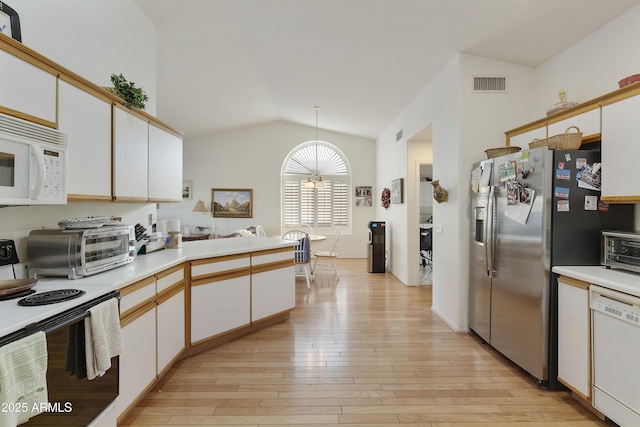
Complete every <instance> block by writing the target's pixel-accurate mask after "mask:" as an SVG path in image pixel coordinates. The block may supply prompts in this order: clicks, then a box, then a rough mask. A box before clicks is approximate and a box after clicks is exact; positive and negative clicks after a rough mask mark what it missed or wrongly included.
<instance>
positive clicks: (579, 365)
mask: <svg viewBox="0 0 640 427" xmlns="http://www.w3.org/2000/svg"><path fill="white" fill-rule="evenodd" d="M590 336H591V320H590V313H589V283H587V282H583V281H581V280H577V279H573V278H571V277H566V276H560V277H559V278H558V381H560V382H561V383H563V384H564V385H566V386H567V387H569V388H570V389H571V391H572V392H573V393H574V394H577V396H578V397H580V398H582V399H584V400H586V401H588V402H591V344H590V343H591V341H590Z"/></svg>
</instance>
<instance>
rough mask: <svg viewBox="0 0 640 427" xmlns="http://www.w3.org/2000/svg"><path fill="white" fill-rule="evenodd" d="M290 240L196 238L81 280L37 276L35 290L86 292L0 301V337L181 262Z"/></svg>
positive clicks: (288, 243)
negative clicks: (29, 301) (41, 301)
mask: <svg viewBox="0 0 640 427" xmlns="http://www.w3.org/2000/svg"><path fill="white" fill-rule="evenodd" d="M294 243H295V242H292V241H290V240H280V239H273V238H269V237H236V238H229V239H216V240H196V241H192V242H184V243H183V244H182V247H181V248H179V249H163V250H160V251H157V252H152V253H150V254H146V255H138V256H137V257H136V259H135V260H134V261H133V262H131V263H129V264H127V265H125V266H122V267H118V268H115V269H113V270H109V271H105V272H103V273H98V274H94V275H92V276H87V277H84V278H81V279H76V280H70V279H67V278H66V277H45V278H41V279H39V280H38V283H37V284H36V285H35V286H34V287H33V289H34V290H36V292H45V291H48V290H58V289H82V290H84V291H85V292H86V293H85V294H84V295H82V296H81V297H79V298H76V299H73V300H71V301H66V302H59V303H56V304H50V305H41V306H35V307H24V306H20V305H18V300H19V299H20V298H17V299H12V300H6V301H0V337H2V336H5V335H7V334H10V333H12V332H14V331H17V330H19V329H21V328H23V327H25V326H27V325H29V324H31V323H34V322H38V321H41V320H44V319H47V318H49V317H52V316H54V315H56V314H59V313H62V312H63V311H66V310H69V309H71V308H73V307H75V306H78V305H80V304H82V303H84V302H87V301H90V300H92V299H94V298H97V297H99V296H102V295H104V294H107V293H109V292H111V291H113V290H114V289H120V288H123V287H125V286H127V285H129V284H131V283H134V282H137V281H138V280H141V279H144V278H147V277H149V276H152V275H154V274H156V273H159V272H161V271H163V270H166V269H167V268H170V267H173V266H174V265H177V264H180V263H182V262H185V261H190V260H195V259H203V258H210V257H217V256H223V255H233V254H237V253H246V252H257V251H262V250H268V249H276V248H281V247H286V246H293V245H294Z"/></svg>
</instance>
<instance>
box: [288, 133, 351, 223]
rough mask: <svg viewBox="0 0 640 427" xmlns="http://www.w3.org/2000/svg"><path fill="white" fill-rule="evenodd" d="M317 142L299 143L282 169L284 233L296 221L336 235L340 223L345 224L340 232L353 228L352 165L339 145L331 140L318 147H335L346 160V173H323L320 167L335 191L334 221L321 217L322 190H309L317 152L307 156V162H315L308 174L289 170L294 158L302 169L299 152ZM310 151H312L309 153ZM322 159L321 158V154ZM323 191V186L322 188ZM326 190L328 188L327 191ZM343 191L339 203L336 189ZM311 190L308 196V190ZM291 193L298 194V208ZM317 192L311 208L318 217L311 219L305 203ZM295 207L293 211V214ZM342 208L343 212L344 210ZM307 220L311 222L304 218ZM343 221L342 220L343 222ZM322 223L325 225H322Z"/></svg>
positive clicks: (329, 185) (333, 203) (330, 187)
mask: <svg viewBox="0 0 640 427" xmlns="http://www.w3.org/2000/svg"><path fill="white" fill-rule="evenodd" d="M315 144H316V141H307V142H304V143H302V144H299V145H298V146H296V147H295V148H294V149H293V150H291V151H290V152H289V154H288V155H287V156H286V158H285V159H284V162H283V164H282V170H281V175H280V176H281V211H280V227H281V230H282V232H284V231H286V230H288V229H290V227H291V226H292V225H293V224H295V223H300V222H304V223H308V224H309V225H311V226H312V227H313V229H314V231H316V232H317V233H318V234H333V233H334V232H335V230H336V228H337V226H338V225H340V227H341V231H340V234H351V228H352V213H353V210H352V209H353V208H352V194H351V191H350V188H351V167H350V165H349V162H348V159H347V157H346V156H345V155H344V153H342V151H341V150H340V149H338V147H336V146H335V145H333V144H331V143H328V142H326V141H318V146H319V147H320V146H322V147H323V150H327V149H328V150H331V151H332V152H333V153H334V154H335V155H337V157H339V159H340V160H341V162H342V165H339V166H344V170H345V173H338V174H331V173H326V172H323V168H322V166H321V165H318V169H319V170H320V175H321V176H322V179H323V180H324V181H325V184H327V186H326V187H325V189H326V188H329V191H331V204H330V206H329V207H330V209H329V215H330V216H331V224H329V225H324V224H326V222H325V223H324V224H323V223H322V222H320V221H321V219H319V218H318V210H317V208H316V206H317V205H318V198H319V197H322V193H318V189H316V188H312V189H305V188H304V183H305V182H306V180H307V178H308V177H309V176H310V175H311V174H312V173H313V170H314V169H315V154H314V155H313V156H312V158H307V159H306V161H307V162H309V161H311V162H313V165H308V167H309V168H311V170H310V171H309V172H308V173H287V167H288V165H289V163H290V162H291V161H292V159H294V162H296V166H297V167H298V168H299V166H300V162H299V160H300V159H298V158H296V154H297V153H298V152H300V151H301V150H305V149H306V150H307V151H308V148H307V147H309V146H311V145H313V146H315ZM307 154H308V153H307ZM319 160H321V157H320V156H319ZM320 191H323V189H320ZM324 191H326V190H324ZM336 191H339V192H340V193H341V195H342V196H343V197H340V199H339V203H338V204H337V205H336V195H335V192H336ZM305 192H306V193H307V195H305V194H304V193H305ZM291 193H297V194H295V195H294V197H297V202H298V206H297V208H293V207H292V206H290V204H289V203H288V198H289V197H290V195H291ZM309 193H311V194H313V197H312V200H310V201H309V203H311V204H313V205H315V206H312V207H311V208H310V209H311V210H312V211H313V213H314V215H313V216H314V220H313V221H309V219H310V218H309V217H308V216H306V217H305V216H304V207H303V205H302V204H303V203H304V202H305V197H307V198H308V194H309ZM336 208H338V210H339V212H336ZM292 209H293V212H294V213H292ZM340 211H341V212H340ZM325 212H326V211H325ZM293 215H295V216H296V219H293V218H292V216H293ZM336 215H338V221H336ZM303 219H306V220H307V221H304V220H303ZM341 220H342V221H341ZM321 224H322V225H321Z"/></svg>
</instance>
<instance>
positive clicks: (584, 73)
mask: <svg viewBox="0 0 640 427" xmlns="http://www.w3.org/2000/svg"><path fill="white" fill-rule="evenodd" d="M638 22H640V6H636V7H634V8H633V9H631V10H629V11H627V12H626V13H624V14H623V15H621V16H619V17H618V18H616V19H615V20H613V21H612V22H610V23H609V24H607V25H606V26H604V27H603V28H601V29H600V30H598V31H596V32H594V33H592V34H591V35H589V36H588V37H585V38H584V39H582V40H581V41H579V42H578V43H576V44H574V45H573V46H571V47H570V48H568V49H567V50H565V51H564V52H562V53H561V54H560V55H557V56H556V57H554V58H552V59H550V60H549V61H547V62H546V63H545V64H542V65H541V66H540V67H538V68H537V69H536V72H535V85H536V93H535V95H536V96H535V97H534V98H533V101H534V103H535V104H536V105H537V108H536V110H535V113H536V115H535V116H531V117H530V120H529V121H533V120H535V119H539V118H541V117H544V116H545V114H546V110H547V108H549V107H550V106H551V105H553V104H555V103H556V102H558V90H560V89H565V90H566V91H567V99H568V100H569V101H576V102H583V101H588V100H590V99H593V98H597V97H599V96H601V95H604V94H606V93H609V92H612V91H614V90H616V89H618V88H619V86H618V81H619V80H622V79H623V78H625V77H627V76H630V75H633V74H638V73H640V55H639V54H638V53H640V49H639V48H638V46H637V45H636V43H637V41H638V40H640V26H639V25H638ZM523 124H524V123H523Z"/></svg>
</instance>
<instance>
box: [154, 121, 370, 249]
mask: <svg viewBox="0 0 640 427" xmlns="http://www.w3.org/2000/svg"><path fill="white" fill-rule="evenodd" d="M318 137H319V139H320V140H323V141H326V142H329V143H331V144H333V145H335V146H336V147H338V148H339V149H340V150H341V151H342V152H343V153H344V155H345V156H346V157H347V159H348V161H349V165H350V167H351V174H352V175H351V196H352V197H353V195H354V193H355V187H356V186H373V192H374V195H375V194H376V192H377V189H376V187H375V185H376V178H375V177H376V174H375V167H374V166H375V156H376V154H375V141H373V140H371V139H366V138H360V137H355V136H351V135H345V134H341V133H336V132H329V131H326V130H323V129H320V130H319V135H318ZM314 139H315V128H312V127H307V126H302V125H297V124H292V123H287V122H273V123H266V124H262V125H256V126H252V127H246V128H242V129H238V130H234V131H231V132H225V133H219V134H213V135H207V136H204V137H198V138H195V139H185V141H184V159H183V171H184V172H183V174H184V178H185V179H192V180H193V200H188V201H183V202H181V203H179V204H161V205H160V207H159V209H158V220H165V219H180V221H181V225H183V226H185V225H186V226H189V227H190V228H191V229H192V230H193V229H194V228H195V226H197V225H200V226H208V225H209V224H210V223H211V220H210V217H208V216H205V215H203V214H200V213H194V212H192V210H193V207H194V206H195V203H196V202H197V200H198V199H202V200H203V201H204V202H205V205H206V206H207V207H209V208H210V206H211V189H212V188H251V189H253V205H254V206H253V218H246V219H239V218H215V220H214V221H215V228H216V234H218V235H226V234H229V233H231V232H232V231H234V230H238V229H241V228H246V227H249V226H252V225H253V226H255V225H258V224H260V225H262V226H263V227H264V228H265V231H266V233H267V235H277V234H280V232H281V231H280V207H281V197H280V187H281V171H282V165H283V162H284V160H285V158H286V157H287V155H288V154H289V153H290V152H291V150H293V149H294V148H295V147H296V146H298V145H299V144H301V143H303V142H307V141H310V140H314ZM351 206H352V224H353V231H352V234H351V235H343V236H341V237H340V241H339V250H338V253H339V255H340V256H341V257H345V258H365V257H366V256H367V255H366V243H367V238H368V232H367V228H366V227H367V222H369V221H372V220H375V215H374V214H375V208H374V207H355V206H354V201H353V200H352V203H351ZM328 240H329V239H327V241H326V242H324V244H323V243H320V242H317V243H314V244H313V246H314V248H317V249H321V250H322V249H324V248H325V246H326V245H328Z"/></svg>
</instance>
